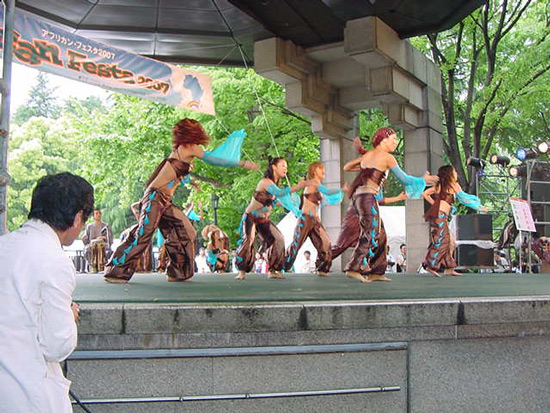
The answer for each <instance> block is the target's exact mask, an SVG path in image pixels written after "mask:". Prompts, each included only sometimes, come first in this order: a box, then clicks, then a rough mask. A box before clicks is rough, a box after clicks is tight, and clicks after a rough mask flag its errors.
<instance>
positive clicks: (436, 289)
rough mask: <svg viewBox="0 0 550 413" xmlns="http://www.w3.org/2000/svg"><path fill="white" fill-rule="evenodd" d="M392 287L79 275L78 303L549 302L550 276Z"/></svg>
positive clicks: (334, 278) (427, 278)
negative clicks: (112, 279)
mask: <svg viewBox="0 0 550 413" xmlns="http://www.w3.org/2000/svg"><path fill="white" fill-rule="evenodd" d="M388 275H389V276H390V277H391V278H392V280H393V281H392V282H375V283H368V284H362V283H359V282H357V281H355V280H352V279H349V278H346V276H345V275H344V274H339V273H336V274H332V275H331V277H318V276H316V275H311V274H289V275H287V279H286V280H268V279H267V276H266V275H263V274H251V275H247V278H246V280H244V281H237V280H235V279H234V277H235V274H207V275H204V274H200V275H195V276H194V277H193V278H192V279H191V281H188V282H182V283H169V282H166V281H165V277H164V276H163V275H158V274H136V275H134V277H133V278H132V280H131V281H130V283H129V284H109V283H106V282H105V281H103V276H102V274H78V275H77V286H76V291H75V294H74V300H75V301H77V302H80V303H209V304H214V303H219V304H224V303H241V304H242V303H274V302H307V301H378V300H413V299H414V300H416V299H442V298H443V299H444V298H466V297H520V296H521V297H525V296H531V297H532V296H550V274H468V275H464V276H461V277H451V276H447V277H442V278H435V277H433V276H431V275H426V274H388Z"/></svg>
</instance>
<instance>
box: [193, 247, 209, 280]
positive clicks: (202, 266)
mask: <svg viewBox="0 0 550 413" xmlns="http://www.w3.org/2000/svg"><path fill="white" fill-rule="evenodd" d="M195 264H196V265H197V272H198V273H199V274H206V273H207V272H210V267H208V262H207V261H206V250H205V249H204V248H203V247H200V248H199V255H197V256H196V257H195Z"/></svg>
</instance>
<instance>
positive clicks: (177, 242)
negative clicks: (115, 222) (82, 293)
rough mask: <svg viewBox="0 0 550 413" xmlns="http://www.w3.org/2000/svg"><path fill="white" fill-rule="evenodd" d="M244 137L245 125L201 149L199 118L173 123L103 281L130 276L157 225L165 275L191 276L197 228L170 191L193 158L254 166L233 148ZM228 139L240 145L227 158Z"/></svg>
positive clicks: (202, 138)
mask: <svg viewBox="0 0 550 413" xmlns="http://www.w3.org/2000/svg"><path fill="white" fill-rule="evenodd" d="M243 139H244V131H242V132H241V131H238V132H233V133H232V134H231V135H230V136H229V137H228V139H227V141H226V142H225V143H224V144H223V145H221V146H220V147H218V148H217V149H216V150H215V151H213V152H208V151H207V152H205V151H204V150H203V149H202V148H201V147H200V146H199V145H204V144H206V143H208V140H209V138H208V136H207V135H206V133H205V132H204V130H203V128H202V126H201V124H200V123H199V122H197V121H196V120H193V119H187V118H186V119H182V120H180V121H179V122H178V123H176V124H175V126H174V128H173V130H172V148H173V150H172V153H171V154H170V156H169V157H168V158H167V159H165V160H164V161H162V162H161V163H160V165H159V166H157V168H156V170H155V171H154V172H153V175H152V176H151V178H149V181H148V182H147V188H146V190H145V193H144V195H143V198H142V199H141V201H140V204H139V221H138V224H137V225H135V226H134V228H133V229H132V230H131V231H130V234H129V236H128V238H127V239H126V240H125V241H124V242H123V243H122V244H121V245H120V246H119V247H118V248H117V250H116V251H115V252H114V254H113V255H112V257H111V259H110V261H109V262H108V263H107V266H106V269H105V281H108V282H116V283H125V282H127V281H128V280H130V278H132V275H133V274H134V271H135V267H136V262H137V260H138V258H139V256H140V255H141V254H142V252H143V250H144V249H145V248H147V246H148V245H149V243H150V242H151V238H152V237H153V234H154V232H155V230H156V229H157V227H158V228H160V231H161V233H162V236H163V237H164V238H165V240H166V241H165V245H166V251H167V253H168V256H169V258H170V263H169V264H168V267H167V272H166V274H167V280H168V281H185V280H188V279H189V278H191V277H192V276H193V274H194V256H195V237H196V231H195V229H194V228H193V225H191V222H190V221H189V219H188V218H187V217H186V216H185V214H184V213H183V211H182V210H181V209H179V208H178V207H176V206H175V205H174V204H172V196H173V195H174V192H175V191H176V188H177V187H178V186H179V184H180V182H181V180H182V178H184V177H186V175H188V173H189V170H190V168H191V162H193V159H194V158H199V159H202V160H203V161H205V162H208V163H210V164H212V165H218V166H238V165H239V166H241V167H243V168H245V169H258V166H257V165H256V164H254V163H253V162H249V161H240V160H237V159H235V153H237V154H238V155H237V156H240V145H241V144H242V140H243ZM228 145H234V146H233V147H236V146H238V149H239V151H229V152H232V154H233V159H227V157H225V156H224V154H223V151H224V150H226V149H228V148H227V146H228ZM222 147H223V148H222Z"/></svg>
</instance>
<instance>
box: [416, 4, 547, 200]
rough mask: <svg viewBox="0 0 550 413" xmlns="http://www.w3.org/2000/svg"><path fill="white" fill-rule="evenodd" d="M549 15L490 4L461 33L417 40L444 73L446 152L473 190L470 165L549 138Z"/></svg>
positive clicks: (531, 7)
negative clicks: (546, 100) (546, 99)
mask: <svg viewBox="0 0 550 413" xmlns="http://www.w3.org/2000/svg"><path fill="white" fill-rule="evenodd" d="M547 8H548V1H547V0H545V1H538V2H534V1H532V0H487V1H486V2H485V4H484V6H483V7H482V8H481V9H479V10H477V11H476V12H474V13H473V14H472V15H471V16H470V17H468V18H466V19H465V20H464V21H462V22H461V23H459V24H458V25H457V26H455V27H454V28H453V29H451V30H449V31H446V32H442V33H437V34H430V35H428V36H426V37H423V38H419V39H414V40H413V43H414V45H415V46H416V47H418V48H420V49H422V50H424V51H426V52H427V53H429V54H431V56H432V58H433V59H434V61H435V62H436V63H437V64H438V65H439V66H440V67H441V85H442V98H443V111H444V121H445V129H446V136H445V150H446V154H447V156H448V157H449V159H450V160H451V162H452V163H453V165H454V166H455V167H456V169H457V171H458V174H459V178H460V181H461V182H462V183H463V185H465V186H466V188H469V189H470V190H471V189H472V187H473V183H474V180H473V179H472V178H473V175H472V174H473V170H472V168H470V171H467V170H466V168H465V162H464V160H465V159H467V158H468V157H476V158H482V159H486V158H487V157H488V156H489V155H490V154H491V153H492V152H497V153H502V151H503V150H505V151H508V152H512V151H513V150H514V149H515V147H516V146H518V145H524V144H525V143H526V142H527V141H529V140H531V145H533V142H534V141H533V140H532V139H533V138H534V137H535V136H537V135H538V136H541V134H542V133H545V132H547V131H548V126H547V125H546V124H545V120H546V119H547V118H548V116H547V108H548V105H546V104H544V103H540V102H544V97H546V96H547V95H548V86H547V84H548V71H549V69H550V59H549V57H550V44H549V40H548V34H549V24H548V13H547ZM537 102H538V103H537ZM541 114H542V115H541ZM538 117H540V119H539V120H536V121H535V118H538ZM526 122H528V123H530V125H529V127H527V128H526V127H525V126H527V125H526ZM542 136H544V135H542Z"/></svg>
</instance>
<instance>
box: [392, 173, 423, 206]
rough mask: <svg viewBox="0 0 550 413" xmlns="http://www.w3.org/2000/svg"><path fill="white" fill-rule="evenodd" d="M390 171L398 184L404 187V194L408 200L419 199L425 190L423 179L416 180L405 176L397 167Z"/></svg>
mask: <svg viewBox="0 0 550 413" xmlns="http://www.w3.org/2000/svg"><path fill="white" fill-rule="evenodd" d="M391 171H392V172H393V174H394V175H395V177H396V178H397V180H398V181H399V182H401V183H402V184H403V186H404V187H405V193H406V194H407V196H408V197H409V198H410V199H419V198H420V197H421V196H422V192H424V188H426V181H425V180H424V178H417V177H414V176H411V175H407V174H406V173H405V171H403V169H401V167H400V166H399V165H396V166H394V167H393V168H391Z"/></svg>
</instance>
